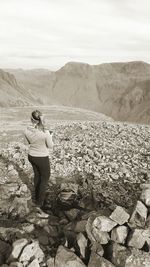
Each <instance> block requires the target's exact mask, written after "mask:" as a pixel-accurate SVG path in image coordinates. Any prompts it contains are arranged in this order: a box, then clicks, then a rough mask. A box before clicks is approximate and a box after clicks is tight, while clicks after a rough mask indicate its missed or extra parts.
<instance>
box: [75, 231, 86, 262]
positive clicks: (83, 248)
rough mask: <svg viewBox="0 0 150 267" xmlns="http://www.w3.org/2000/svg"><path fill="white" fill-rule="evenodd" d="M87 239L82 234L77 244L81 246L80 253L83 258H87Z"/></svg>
mask: <svg viewBox="0 0 150 267" xmlns="http://www.w3.org/2000/svg"><path fill="white" fill-rule="evenodd" d="M87 243H88V242H87V239H86V238H85V236H84V235H83V234H82V233H79V234H78V235H77V244H78V246H79V249H80V253H81V256H82V257H83V258H85V252H86V248H87Z"/></svg>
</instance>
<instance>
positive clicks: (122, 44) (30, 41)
mask: <svg viewBox="0 0 150 267" xmlns="http://www.w3.org/2000/svg"><path fill="white" fill-rule="evenodd" d="M149 8H150V3H149V0H142V2H141V0H132V1H130V0H86V1H85V0H75V1H74V0H55V1H53V0H44V1H43V0H21V1H20V0H1V1H0V48H1V49H0V60H1V61H0V62H1V67H3V66H4V67H25V68H32V67H36V66H37V67H49V68H55V67H56V66H58V67H61V65H63V64H65V63H66V62H67V61H73V60H75V61H78V60H79V61H84V62H87V63H91V64H100V63H102V62H109V61H120V60H121V61H129V60H139V59H140V60H145V61H148V62H150V56H149V54H150V53H149V52H150V51H149V50H150V48H149V42H150V37H149V26H150V18H149V14H148V13H149V10H150V9H149Z"/></svg>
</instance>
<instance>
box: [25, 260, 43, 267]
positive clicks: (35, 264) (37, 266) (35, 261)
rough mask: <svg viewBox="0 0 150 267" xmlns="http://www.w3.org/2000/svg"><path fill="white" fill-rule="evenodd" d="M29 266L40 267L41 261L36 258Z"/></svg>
mask: <svg viewBox="0 0 150 267" xmlns="http://www.w3.org/2000/svg"><path fill="white" fill-rule="evenodd" d="M28 267H40V265H39V262H38V260H37V259H34V260H33V261H32V262H31V263H30V264H29V265H28Z"/></svg>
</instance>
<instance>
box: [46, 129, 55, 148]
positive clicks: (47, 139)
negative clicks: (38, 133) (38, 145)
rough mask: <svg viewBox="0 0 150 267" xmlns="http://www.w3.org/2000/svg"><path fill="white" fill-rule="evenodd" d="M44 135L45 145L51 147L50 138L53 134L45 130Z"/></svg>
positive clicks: (51, 141)
mask: <svg viewBox="0 0 150 267" xmlns="http://www.w3.org/2000/svg"><path fill="white" fill-rule="evenodd" d="M44 132H45V135H46V139H45V142H46V146H47V147H48V148H53V145H54V143H53V140H52V136H53V133H51V134H50V132H49V130H45V131H44Z"/></svg>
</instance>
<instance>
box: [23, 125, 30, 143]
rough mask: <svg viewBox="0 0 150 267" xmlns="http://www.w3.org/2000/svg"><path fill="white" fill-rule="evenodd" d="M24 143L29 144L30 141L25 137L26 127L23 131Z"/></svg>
mask: <svg viewBox="0 0 150 267" xmlns="http://www.w3.org/2000/svg"><path fill="white" fill-rule="evenodd" d="M24 143H25V145H29V144H30V141H29V139H28V137H27V129H26V130H25V131H24Z"/></svg>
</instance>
